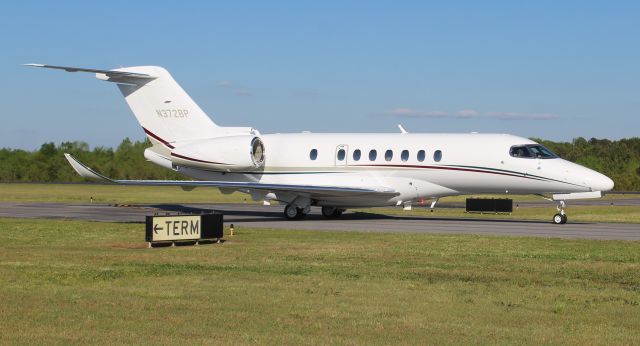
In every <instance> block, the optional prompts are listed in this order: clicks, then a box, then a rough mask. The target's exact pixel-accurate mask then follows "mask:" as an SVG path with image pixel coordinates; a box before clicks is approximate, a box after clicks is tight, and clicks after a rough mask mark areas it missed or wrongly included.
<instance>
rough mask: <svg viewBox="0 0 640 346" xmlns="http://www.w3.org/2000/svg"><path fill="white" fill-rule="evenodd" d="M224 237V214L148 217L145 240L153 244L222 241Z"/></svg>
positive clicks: (150, 244)
mask: <svg viewBox="0 0 640 346" xmlns="http://www.w3.org/2000/svg"><path fill="white" fill-rule="evenodd" d="M222 237H223V224H222V214H221V213H214V214H202V215H185V214H181V215H163V216H147V218H146V235H145V240H146V241H147V242H149V247H151V246H152V244H153V243H171V244H172V245H175V242H176V241H178V242H180V241H195V243H196V244H198V243H199V242H200V241H201V240H218V241H219V240H220V239H221V238H222Z"/></svg>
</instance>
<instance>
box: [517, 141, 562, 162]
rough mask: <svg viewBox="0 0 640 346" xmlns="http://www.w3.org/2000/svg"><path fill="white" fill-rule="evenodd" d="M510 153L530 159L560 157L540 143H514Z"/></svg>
mask: <svg viewBox="0 0 640 346" xmlns="http://www.w3.org/2000/svg"><path fill="white" fill-rule="evenodd" d="M509 155H511V156H513V157H522V158H528V159H533V158H538V159H554V158H556V157H558V156H557V155H556V154H554V153H553V152H551V150H549V149H547V148H545V147H544V146H542V145H540V144H528V145H514V146H512V147H511V149H509Z"/></svg>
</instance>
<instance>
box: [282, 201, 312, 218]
mask: <svg viewBox="0 0 640 346" xmlns="http://www.w3.org/2000/svg"><path fill="white" fill-rule="evenodd" d="M308 209H309V208H306V210H305V209H304V208H298V207H297V206H295V205H293V204H287V206H286V207H284V217H286V218H287V219H289V220H299V219H302V218H304V217H305V216H307V214H308V213H309V210H308Z"/></svg>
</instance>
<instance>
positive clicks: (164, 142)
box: [142, 127, 175, 149]
mask: <svg viewBox="0 0 640 346" xmlns="http://www.w3.org/2000/svg"><path fill="white" fill-rule="evenodd" d="M142 129H143V130H144V133H146V134H148V135H149V136H151V137H153V138H154V139H156V140H157V141H159V142H160V143H162V144H164V145H166V146H167V147H169V149H173V148H175V147H174V146H173V145H171V144H169V142H167V141H165V140H164V139H162V138H160V136H158V135H156V134H155V133H153V132H151V131H149V130H147V129H146V128H144V127H143V128H142Z"/></svg>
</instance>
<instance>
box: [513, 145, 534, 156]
mask: <svg viewBox="0 0 640 346" xmlns="http://www.w3.org/2000/svg"><path fill="white" fill-rule="evenodd" d="M509 154H510V155H511V156H513V157H527V158H531V157H533V156H531V153H530V152H529V149H527V147H526V146H524V145H520V146H513V147H511V150H510V151H509Z"/></svg>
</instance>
